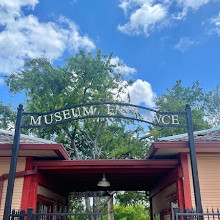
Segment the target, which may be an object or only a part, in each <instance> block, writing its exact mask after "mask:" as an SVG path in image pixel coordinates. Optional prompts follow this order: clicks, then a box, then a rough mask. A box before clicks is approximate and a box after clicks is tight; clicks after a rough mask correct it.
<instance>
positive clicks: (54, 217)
mask: <svg viewBox="0 0 220 220" xmlns="http://www.w3.org/2000/svg"><path fill="white" fill-rule="evenodd" d="M33 210H34V209H33V208H28V210H27V213H25V211H24V210H21V211H14V210H13V211H12V212H11V214H10V220H102V219H103V218H102V214H101V213H34V212H33Z"/></svg>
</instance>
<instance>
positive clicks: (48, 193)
mask: <svg viewBox="0 0 220 220" xmlns="http://www.w3.org/2000/svg"><path fill="white" fill-rule="evenodd" d="M37 194H38V195H42V196H44V197H46V198H48V199H51V200H53V201H55V202H59V203H62V204H65V198H64V197H63V196H60V195H58V194H57V193H55V192H53V191H52V190H50V189H47V188H46V187H44V186H41V185H38V187H37Z"/></svg>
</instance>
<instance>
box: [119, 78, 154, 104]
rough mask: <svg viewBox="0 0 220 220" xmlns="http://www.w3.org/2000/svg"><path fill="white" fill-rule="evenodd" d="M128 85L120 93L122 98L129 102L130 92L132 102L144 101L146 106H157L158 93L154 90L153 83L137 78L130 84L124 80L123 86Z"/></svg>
mask: <svg viewBox="0 0 220 220" xmlns="http://www.w3.org/2000/svg"><path fill="white" fill-rule="evenodd" d="M124 86H126V89H124V90H123V91H122V92H121V94H120V95H119V96H120V98H121V100H123V101H125V102H128V101H129V100H128V94H129V96H130V103H131V104H134V105H139V104H141V103H144V104H145V105H146V106H149V107H155V103H154V100H155V97H156V94H155V93H154V92H153V90H152V87H151V84H150V83H149V82H147V81H144V80H141V79H137V80H136V81H135V82H134V83H133V84H131V85H128V84H127V82H123V85H122V87H124Z"/></svg>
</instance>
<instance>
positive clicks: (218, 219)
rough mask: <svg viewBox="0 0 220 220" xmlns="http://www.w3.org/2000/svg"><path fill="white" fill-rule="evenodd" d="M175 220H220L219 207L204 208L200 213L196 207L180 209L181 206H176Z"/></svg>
mask: <svg viewBox="0 0 220 220" xmlns="http://www.w3.org/2000/svg"><path fill="white" fill-rule="evenodd" d="M174 216H175V220H203V219H204V220H220V212H219V208H216V209H214V208H212V209H206V210H203V211H202V212H201V213H198V212H197V211H196V210H194V209H191V210H189V209H186V210H180V209H179V208H174Z"/></svg>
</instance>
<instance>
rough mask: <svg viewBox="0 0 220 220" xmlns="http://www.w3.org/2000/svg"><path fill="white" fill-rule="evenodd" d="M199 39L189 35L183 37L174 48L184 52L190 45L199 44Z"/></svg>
mask: <svg viewBox="0 0 220 220" xmlns="http://www.w3.org/2000/svg"><path fill="white" fill-rule="evenodd" d="M198 43H199V41H195V40H192V39H190V38H188V37H182V38H180V39H179V41H178V43H176V44H175V45H174V49H176V50H179V51H180V52H182V53H184V52H185V51H186V50H187V49H188V48H189V47H190V46H192V45H196V44H198Z"/></svg>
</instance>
